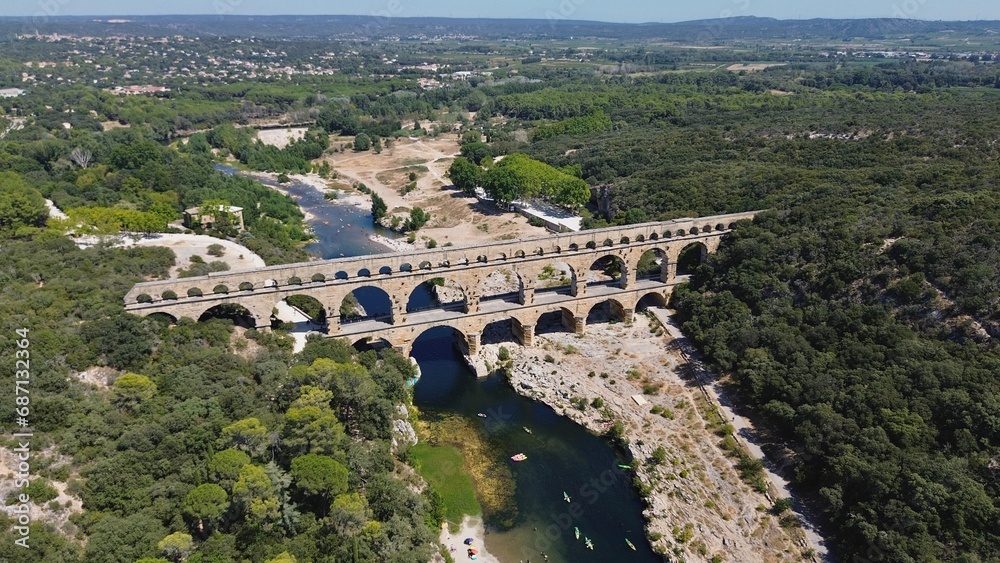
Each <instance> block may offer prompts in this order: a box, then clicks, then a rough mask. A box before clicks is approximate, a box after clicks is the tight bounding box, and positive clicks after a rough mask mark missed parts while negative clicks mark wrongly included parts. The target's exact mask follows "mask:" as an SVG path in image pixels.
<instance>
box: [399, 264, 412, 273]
mask: <svg viewBox="0 0 1000 563" xmlns="http://www.w3.org/2000/svg"><path fill="white" fill-rule="evenodd" d="M399 271H400V272H412V271H413V266H412V265H410V264H409V263H405V264H400V265H399Z"/></svg>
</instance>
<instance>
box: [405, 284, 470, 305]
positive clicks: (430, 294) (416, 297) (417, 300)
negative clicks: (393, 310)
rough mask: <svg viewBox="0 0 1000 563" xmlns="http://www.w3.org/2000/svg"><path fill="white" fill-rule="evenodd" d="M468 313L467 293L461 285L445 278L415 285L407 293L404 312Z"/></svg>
mask: <svg viewBox="0 0 1000 563" xmlns="http://www.w3.org/2000/svg"><path fill="white" fill-rule="evenodd" d="M434 309H437V310H441V309H444V310H447V311H462V312H468V311H469V292H468V290H466V288H465V287H464V286H462V284H461V283H458V282H457V281H454V280H452V279H449V278H445V277H437V278H431V279H429V280H426V281H423V282H421V283H419V284H417V286H416V287H414V288H413V290H412V291H410V293H409V297H408V298H407V301H406V312H407V313H411V312H420V311H427V310H434Z"/></svg>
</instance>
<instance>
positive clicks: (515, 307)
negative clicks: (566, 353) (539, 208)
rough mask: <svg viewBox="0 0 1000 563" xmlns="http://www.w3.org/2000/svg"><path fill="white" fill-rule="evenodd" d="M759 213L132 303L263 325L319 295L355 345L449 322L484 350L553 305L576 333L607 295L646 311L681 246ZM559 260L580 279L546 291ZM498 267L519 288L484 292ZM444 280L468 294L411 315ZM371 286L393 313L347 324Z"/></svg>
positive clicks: (200, 280) (228, 275) (528, 338)
mask: <svg viewBox="0 0 1000 563" xmlns="http://www.w3.org/2000/svg"><path fill="white" fill-rule="evenodd" d="M756 213H757V212H748V213H737V214H730V215H717V216H713V217H702V218H698V219H675V220H672V221H665V222H657V223H645V224H640V225H629V226H625V227H612V228H605V229H596V230H591V231H582V232H576V233H562V234H554V235H548V236H542V237H536V238H529V239H521V240H511V241H503V242H496V243H489V244H484V245H478V246H465V247H460V246H456V247H444V248H437V249H432V250H420V251H416V252H413V253H405V254H404V253H390V254H376V255H371V256H361V257H352V258H337V259H333V260H322V261H315V262H304V263H299V264H286V265H280V266H269V267H265V268H259V269H253V270H240V271H232V272H220V273H213V274H209V275H208V276H201V277H193V278H182V279H171V280H163V281H154V282H145V283H139V284H137V285H136V286H135V287H133V288H132V290H131V291H129V292H128V294H127V295H126V296H125V309H126V310H127V311H129V312H131V313H134V314H137V315H141V316H146V315H151V314H154V313H163V314H166V315H169V316H170V317H173V318H174V319H178V318H181V317H190V318H192V319H199V318H201V317H202V316H203V315H205V314H206V313H208V312H209V311H210V310H211V309H213V308H215V307H218V306H220V305H225V304H238V305H240V306H242V307H243V308H245V309H246V310H247V312H248V313H249V315H250V316H252V317H253V319H254V322H255V324H256V326H257V327H258V328H259V329H267V328H269V327H270V326H271V314H272V311H273V309H274V308H275V306H276V305H277V304H278V302H280V301H282V300H284V299H286V298H287V297H289V296H292V295H308V296H310V297H313V298H315V299H317V300H318V301H319V302H320V303H321V304H322V305H323V306H324V308H325V309H326V311H327V315H328V317H327V320H328V322H329V333H328V335H329V336H331V337H346V338H349V339H350V340H351V341H352V342H358V341H362V340H366V339H369V338H373V339H375V340H378V339H384V340H385V341H387V342H388V343H389V344H390V345H392V346H393V347H394V348H396V349H397V350H399V351H400V352H402V353H404V354H409V351H410V348H411V346H412V345H413V342H414V341H415V340H416V338H417V337H418V336H420V334H422V333H423V332H424V331H426V330H428V329H431V328H434V327H438V326H450V327H452V328H454V329H456V330H458V331H459V332H461V333H462V334H464V335H465V344H466V352H468V353H470V354H475V353H476V352H477V351H478V348H479V341H480V335H481V334H482V333H483V331H484V329H485V328H486V326H487V325H489V324H491V323H494V322H497V321H506V320H508V319H510V322H511V325H512V328H513V332H514V334H515V336H516V337H517V339H518V340H519V341H520V342H521V343H522V344H523V345H525V346H531V345H532V344H533V341H534V328H535V324H536V322H537V321H538V319H539V318H540V317H541V316H542V315H544V314H547V313H553V312H561V313H562V323H563V325H564V326H565V327H566V328H567V329H568V330H572V331H574V332H577V333H583V331H584V328H585V324H586V319H587V316H588V313H589V312H590V311H591V309H592V308H593V307H595V306H596V305H601V304H604V303H605V302H607V303H608V304H610V312H611V314H612V316H614V317H616V318H618V319H619V320H622V321H624V322H631V319H632V315H633V313H634V311H635V307H636V306H637V304H638V303H639V301H640V300H642V299H643V298H644V297H647V296H652V298H653V299H655V300H656V301H657V302H659V303H664V302H665V301H666V300H667V299H668V298H669V296H670V293H671V291H672V290H673V287H674V286H675V285H676V284H677V283H678V280H677V263H678V259H679V258H680V255H681V253H682V252H684V251H685V250H686V249H688V248H689V247H691V246H692V245H696V246H697V247H699V248H700V250H701V255H702V258H704V257H705V255H706V254H707V253H708V252H713V251H715V250H716V249H717V248H718V246H719V242H720V241H721V240H722V237H723V236H725V235H726V234H727V233H728V232H729V231H730V229H731V228H732V227H733V224H734V223H735V222H737V221H740V220H743V219H752V218H753V217H754V216H755V214H756ZM650 251H652V252H654V253H655V254H656V255H657V256H658V257H659V259H660V271H659V274H657V275H654V276H647V277H640V276H638V268H637V265H638V262H639V259H640V257H642V256H643V254H645V253H647V252H650ZM609 257H610V259H611V260H614V261H616V262H618V263H619V267H620V271H621V275H620V276H619V277H618V278H617V279H614V280H612V281H610V282H608V281H603V280H602V281H600V282H595V281H593V280H591V281H590V282H589V283H588V274H589V273H590V270H591V268H592V266H593V265H594V264H595V263H598V262H600V261H602V260H603V263H607V261H608V258H609ZM554 265H558V266H556V267H558V268H559V269H562V270H564V271H565V270H566V269H567V268H566V266H568V270H569V273H570V274H571V276H570V278H571V279H570V283H569V284H568V285H564V286H562V287H558V288H546V287H542V285H543V284H544V282H540V281H539V274H542V273H543V272H547V273H548V274H549V275H551V273H552V268H553V267H554ZM498 271H500V272H503V273H504V274H505V275H511V274H513V275H516V276H517V278H518V280H519V282H520V289H519V291H518V292H517V293H516V294H515V293H510V294H507V295H503V296H490V295H483V290H482V286H483V282H484V281H485V280H486V278H487V277H488V276H489V275H490V274H491V273H494V272H498ZM543 277H544V276H543ZM435 278H444V279H445V280H449V281H450V282H453V284H457V285H458V286H460V287H461V288H462V291H463V292H464V295H465V300H464V301H463V302H455V303H451V304H444V305H441V306H440V307H438V308H435V309H433V310H425V311H408V310H407V303H408V301H409V298H410V296H411V294H412V293H413V292H414V291H415V290H416V288H417V287H418V286H420V285H421V284H423V283H425V282H428V281H430V280H432V279H435ZM365 287H376V288H379V289H380V290H382V291H384V292H385V294H387V295H388V298H389V301H390V302H391V309H392V311H391V314H388V315H383V316H380V317H371V318H366V319H362V320H360V322H344V323H342V322H341V318H340V305H341V303H342V302H343V300H344V299H345V298H346V297H347V296H348V295H349V294H351V293H352V292H353V291H355V290H357V289H360V288H365Z"/></svg>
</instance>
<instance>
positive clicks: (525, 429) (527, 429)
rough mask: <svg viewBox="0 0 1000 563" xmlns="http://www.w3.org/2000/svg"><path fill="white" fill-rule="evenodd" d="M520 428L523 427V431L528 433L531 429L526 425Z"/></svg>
mask: <svg viewBox="0 0 1000 563" xmlns="http://www.w3.org/2000/svg"><path fill="white" fill-rule="evenodd" d="M521 428H524V431H525V432H527V433H528V434H531V429H530V428H528V427H527V426H522V427H521Z"/></svg>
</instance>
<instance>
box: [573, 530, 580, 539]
mask: <svg viewBox="0 0 1000 563" xmlns="http://www.w3.org/2000/svg"><path fill="white" fill-rule="evenodd" d="M573 533H574V534H576V539H580V528H573Z"/></svg>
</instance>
